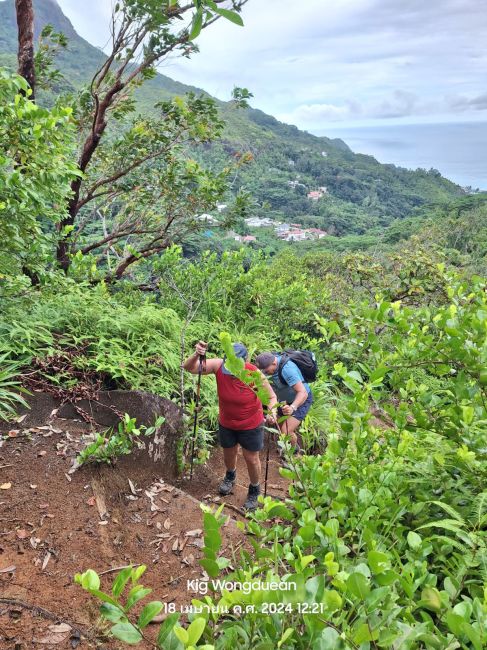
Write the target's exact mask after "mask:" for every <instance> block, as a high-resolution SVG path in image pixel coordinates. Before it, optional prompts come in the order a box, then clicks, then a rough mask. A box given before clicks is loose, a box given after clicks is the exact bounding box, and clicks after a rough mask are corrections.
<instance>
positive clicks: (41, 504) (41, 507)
mask: <svg viewBox="0 0 487 650" xmlns="http://www.w3.org/2000/svg"><path fill="white" fill-rule="evenodd" d="M39 508H40V509H41V510H45V509H46V508H49V504H48V503H39Z"/></svg>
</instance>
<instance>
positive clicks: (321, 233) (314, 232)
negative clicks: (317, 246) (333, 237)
mask: <svg viewBox="0 0 487 650" xmlns="http://www.w3.org/2000/svg"><path fill="white" fill-rule="evenodd" d="M308 232H309V234H310V235H311V236H312V237H313V239H321V238H322V237H327V236H328V233H327V232H326V230H321V228H308Z"/></svg>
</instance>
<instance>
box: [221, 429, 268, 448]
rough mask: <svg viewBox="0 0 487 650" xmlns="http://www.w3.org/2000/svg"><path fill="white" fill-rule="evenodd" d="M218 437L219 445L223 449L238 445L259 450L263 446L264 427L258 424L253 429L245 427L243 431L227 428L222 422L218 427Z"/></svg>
mask: <svg viewBox="0 0 487 650" xmlns="http://www.w3.org/2000/svg"><path fill="white" fill-rule="evenodd" d="M218 437H219V439H220V445H221V446H222V447H223V448H224V449H228V448H230V447H235V445H240V446H241V447H243V448H244V449H247V450H248V451H261V450H262V449H263V448H264V427H263V426H262V425H260V426H259V427H255V429H247V430H245V431H237V430H235V429H227V427H224V426H223V425H222V424H220V425H219V427H218Z"/></svg>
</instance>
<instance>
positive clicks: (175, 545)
mask: <svg viewBox="0 0 487 650" xmlns="http://www.w3.org/2000/svg"><path fill="white" fill-rule="evenodd" d="M178 548H179V538H178V537H176V541H175V542H173V545H172V550H173V551H177V550H178Z"/></svg>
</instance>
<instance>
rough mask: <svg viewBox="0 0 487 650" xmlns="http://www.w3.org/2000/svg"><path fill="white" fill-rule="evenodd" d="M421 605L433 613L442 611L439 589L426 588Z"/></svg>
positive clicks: (422, 593) (422, 594)
mask: <svg viewBox="0 0 487 650" xmlns="http://www.w3.org/2000/svg"><path fill="white" fill-rule="evenodd" d="M420 604H421V605H422V606H423V607H426V609H430V610H431V611H433V612H439V611H441V607H442V604H441V596H440V592H439V591H438V589H436V588H435V587H426V588H425V589H423V591H422V592H421V601H420Z"/></svg>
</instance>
